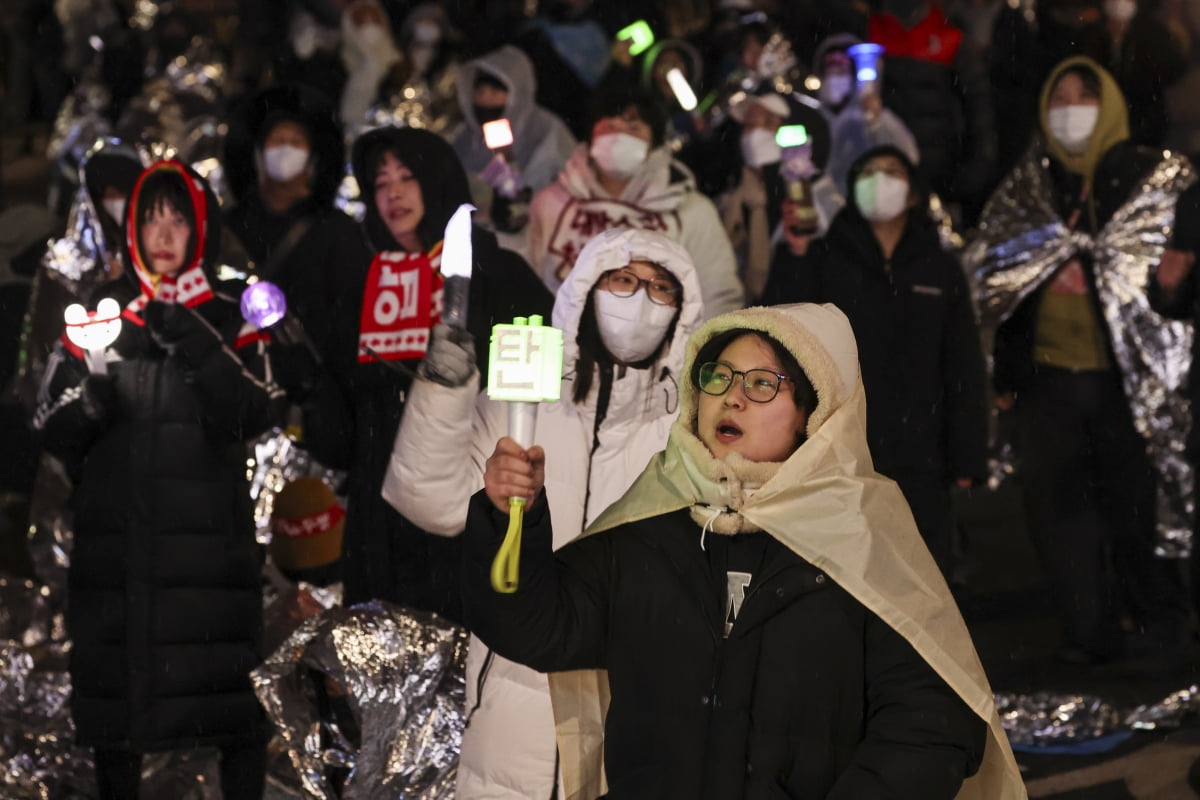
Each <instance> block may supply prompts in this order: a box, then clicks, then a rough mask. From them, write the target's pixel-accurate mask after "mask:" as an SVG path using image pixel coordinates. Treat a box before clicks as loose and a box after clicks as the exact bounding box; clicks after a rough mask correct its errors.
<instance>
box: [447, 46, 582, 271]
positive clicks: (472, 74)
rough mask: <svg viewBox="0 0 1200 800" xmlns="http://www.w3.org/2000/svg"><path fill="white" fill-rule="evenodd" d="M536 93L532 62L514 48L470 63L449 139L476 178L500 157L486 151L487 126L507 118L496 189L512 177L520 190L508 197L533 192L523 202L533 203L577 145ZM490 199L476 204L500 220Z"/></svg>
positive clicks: (519, 243) (513, 242)
mask: <svg viewBox="0 0 1200 800" xmlns="http://www.w3.org/2000/svg"><path fill="white" fill-rule="evenodd" d="M536 91H537V83H536V80H535V77H534V72H533V65H532V64H531V63H530V61H529V57H528V56H526V55H525V54H524V53H522V52H521V51H520V50H518V49H517V48H516V47H513V46H512V45H505V46H504V47H501V48H500V49H498V50H494V51H492V52H491V53H487V54H486V55H483V56H480V57H479V58H477V59H475V60H473V61H469V62H467V63H466V64H465V65H464V66H463V68H462V70H461V71H460V72H459V75H458V104H459V108H460V109H461V111H462V116H463V121H462V125H461V126H460V127H459V128H458V130H457V131H456V132H455V133H454V134H453V135H452V136H451V137H450V141H451V142H452V143H453V145H454V152H455V153H457V154H458V157H459V160H461V161H462V163H463V166H464V167H466V169H467V172H468V173H470V174H471V175H474V176H478V175H479V174H480V173H482V172H484V171H485V169H487V168H488V167H489V165H490V164H491V163H492V162H493V161H494V160H495V159H496V158H497V157H498V156H497V154H496V153H495V152H493V151H492V150H490V149H488V146H487V143H486V141H485V140H484V137H483V124H484V123H486V122H491V121H493V120H497V119H500V118H504V119H507V120H508V123H509V125H510V126H511V128H512V134H513V143H512V145H511V146H510V147H508V148H506V151H507V154H506V155H505V156H503V158H504V159H505V161H506V167H507V169H505V170H502V171H500V172H499V173H498V177H497V178H495V179H494V182H495V184H496V186H495V188H499V187H500V183H499V181H500V180H501V179H503V178H508V177H509V176H510V175H511V176H512V177H513V178H514V179H515V180H516V187H515V189H516V191H515V192H510V193H512V194H514V195H517V194H521V193H522V192H523V190H530V191H528V192H524V195H525V196H524V198H523V202H524V203H528V202H529V198H530V197H531V196H532V192H537V191H539V190H541V189H542V188H544V187H545V186H548V185H549V184H550V183H552V182H553V181H554V178H555V177H556V176H557V175H558V173H559V170H561V169H562V168H563V166H564V165H565V164H566V163H567V159H568V158H569V157H570V155H571V151H572V150H573V149H574V148H575V144H576V142H575V137H574V136H572V135H571V132H570V130H569V129H568V128H567V126H566V124H564V123H563V121H562V120H561V119H559V118H558V117H557V116H555V115H554V114H552V113H551V112H549V111H547V110H546V109H544V108H542V107H541V106H540V105H538V104H537V103H536V102H535V101H534V95H535V94H536ZM489 174H491V173H489ZM479 182H480V183H482V179H480V181H479ZM483 188H484V189H487V188H488V187H487V186H484V187H483ZM473 194H476V195H478V194H479V192H473ZM491 194H492V192H491V191H490V190H489V191H488V192H487V193H486V194H485V196H483V197H481V198H479V199H480V201H481V202H479V203H477V205H479V206H480V207H481V208H491V209H492V212H493V216H496V215H495V211H496V210H497V209H496V208H495V199H493V197H488V196H487V195H491ZM508 199H512V198H508ZM501 216H503V215H501ZM506 243H507V244H509V245H510V246H514V247H516V248H517V249H524V248H525V246H527V245H526V242H525V241H524V240H523V239H521V238H518V239H515V240H509V241H508V242H506Z"/></svg>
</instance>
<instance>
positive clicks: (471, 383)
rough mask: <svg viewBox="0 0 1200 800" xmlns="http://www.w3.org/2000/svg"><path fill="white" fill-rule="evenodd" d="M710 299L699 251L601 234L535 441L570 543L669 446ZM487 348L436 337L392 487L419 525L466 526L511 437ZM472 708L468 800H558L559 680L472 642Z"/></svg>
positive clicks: (438, 530) (566, 313) (564, 289)
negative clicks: (556, 391) (486, 383)
mask: <svg viewBox="0 0 1200 800" xmlns="http://www.w3.org/2000/svg"><path fill="white" fill-rule="evenodd" d="M700 297H701V294H700V285H699V281H698V280H697V278H696V271H695V267H694V266H693V264H692V260H691V258H690V257H689V256H688V253H687V251H686V250H685V249H683V247H682V246H680V245H679V244H677V243H675V242H674V241H672V240H671V239H669V238H667V237H666V236H663V235H662V234H657V233H649V232H646V231H641V230H634V229H625V230H611V231H606V232H604V233H602V234H600V235H599V236H597V237H595V238H594V239H592V240H591V241H590V242H589V243H588V244H587V246H586V247H584V248H583V250H582V252H581V253H580V255H579V259H578V261H577V262H576V265H575V268H574V269H573V270H572V271H571V273H570V274H569V276H568V277H567V280H566V282H565V283H564V284H563V285H562V286H561V287H560V288H559V290H558V295H557V297H556V299H555V303H554V313H553V318H552V323H553V325H554V326H555V327H557V328H559V329H560V330H562V331H563V345H564V347H563V350H564V353H563V382H562V396H561V399H560V400H559V401H557V402H555V403H548V404H545V405H543V406H541V408H540V410H539V412H538V420H537V435H536V441H538V442H539V443H542V444H543V445H544V446H545V447H546V449H547V450H549V451H550V452H552V453H553V454H554V457H555V469H554V474H553V476H552V478H551V480H550V483H551V485H552V486H553V487H554V490H555V491H554V498H555V500H554V503H555V506H554V508H555V515H556V516H555V518H556V519H557V520H558V521H559V525H560V528H559V533H560V535H561V536H560V539H559V544H565V543H566V542H568V541H570V540H571V539H573V538H574V537H575V536H577V535H578V534H579V533H580V531H582V530H583V528H584V526H585V525H586V524H587V523H589V522H591V521H592V520H594V519H595V518H596V517H597V516H598V515H599V514H600V512H602V511H603V510H604V509H605V508H606V507H607V506H608V505H609V504H610V503H612V502H613V501H615V500H616V499H617V498H619V497H620V496H621V494H622V493H623V492H624V491H625V490H626V489H627V488H628V487H629V485H630V483H632V481H633V479H634V478H635V477H636V476H637V475H638V473H639V472H641V470H642V468H643V467H644V466H645V465H646V462H647V461H649V460H650V458H651V456H653V455H654V454H655V453H656V452H658V451H659V450H661V449H662V448H663V445H664V444H665V443H666V441H667V433H668V431H669V430H670V427H671V423H672V421H673V420H674V419H675V414H676V412H677V410H678V407H679V392H680V384H681V383H683V372H682V369H683V352H684V346H685V344H686V342H687V337H688V334H689V333H690V332H691V331H692V330H693V329H694V328H695V327H696V325H698V324H699V321H700V319H701V317H702V303H701V299H700ZM509 321H510V320H495V322H509ZM474 346H477V347H484V346H486V343H485V342H474V343H473V342H472V341H471V337H470V336H469V335H466V334H463V333H462V332H461V331H452V330H451V329H449V328H446V327H444V326H439V327H438V328H436V329H435V332H434V339H433V342H432V344H431V345H430V350H429V352H428V353H427V354H426V356H425V360H424V362H422V365H421V368H420V378H419V379H418V380H417V381H415V382H414V384H413V386H412V389H411V391H410V393H409V397H408V404H407V407H406V410H405V415H404V420H403V422H402V423H401V425H400V430H399V433H398V434H397V436H396V442H395V447H394V449H393V451H392V458H391V463H390V466H389V470H388V475H387V477H386V479H385V482H384V487H383V494H384V497H385V498H386V499H387V500H388V501H389V502H391V504H392V505H393V506H395V508H396V509H397V510H398V511H399V512H400V513H401V514H403V515H404V516H405V517H406V518H407V519H409V520H411V521H412V522H414V523H415V524H416V525H418V526H419V527H421V528H423V529H424V530H426V531H430V532H432V533H435V534H441V535H444V536H458V535H459V534H460V533H461V532H462V529H463V527H464V525H465V524H466V520H467V505H468V502H469V500H470V497H471V494H472V493H474V492H475V491H476V490H478V489H479V488H481V487H482V486H483V470H484V463H485V461H486V460H487V457H488V455H489V454H490V453H491V451H492V446H493V445H494V444H495V442H496V440H497V439H499V438H501V437H502V436H504V435H505V434H506V433H507V432H508V418H507V405H508V404H507V403H501V402H495V401H492V400H490V399H489V398H488V397H487V396H486V394H483V395H481V394H480V393H479V388H480V385H481V378H480V376H479V374H478V370H477V369H475V368H474V366H473V365H474V364H475V359H474V357H473V356H472V355H471V350H472V347H474ZM467 703H468V708H470V709H472V712H471V722H470V725H469V726H468V727H467V729H466V731H465V733H464V737H463V747H462V755H461V760H460V766H459V771H458V794H457V796H458V797H459V798H460V800H469V799H470V798H482V797H486V798H489V800H491V799H493V798H503V797H512V798H526V797H550V796H551V794H552V793H553V791H554V785H555V769H556V768H555V764H556V759H555V754H556V753H555V740H554V724H553V716H552V714H551V710H550V697H549V694H548V689H547V683H546V678H545V677H544V676H542V675H538V674H537V673H536V672H534V671H533V670H531V669H529V668H528V667H523V666H520V665H518V664H514V663H512V662H510V661H507V660H505V659H503V658H501V657H499V656H495V655H493V654H491V653H490V651H488V649H487V648H486V647H485V646H484V645H483V644H482V643H481V642H479V640H477V639H472V642H471V649H470V652H469V655H468V661H467Z"/></svg>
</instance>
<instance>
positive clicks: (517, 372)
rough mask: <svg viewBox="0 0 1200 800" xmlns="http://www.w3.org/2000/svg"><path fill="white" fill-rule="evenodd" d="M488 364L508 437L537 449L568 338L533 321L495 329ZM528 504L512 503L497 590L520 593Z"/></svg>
mask: <svg viewBox="0 0 1200 800" xmlns="http://www.w3.org/2000/svg"><path fill="white" fill-rule="evenodd" d="M489 352H490V357H489V359H488V388H487V393H488V397H490V398H492V399H493V400H503V401H506V402H507V403H508V435H509V436H510V437H511V438H512V439H513V441H515V442H516V443H517V444H519V445H521V447H523V448H525V449H527V450H528V449H529V448H530V447H532V446H533V437H534V431H535V430H536V428H537V408H538V403H548V402H553V401H555V400H558V398H559V396H560V393H561V391H562V360H563V335H562V331H560V330H559V329H558V328H552V327H550V326H548V325H543V324H542V318H541V317H540V316H538V315H536V314H535V315H533V316H531V317H529V318H528V319H526V318H525V317H517V318H516V319H514V320H513V324H512V325H496V326H495V327H493V328H492V342H491V350H490V351H489ZM524 515H525V498H523V497H511V498H509V501H508V532H507V533H506V534H505V535H504V542H503V543H502V544H501V545H500V550H499V551H497V553H496V558H495V560H494V561H492V588H493V589H495V590H496V591H497V592H499V593H501V594H512V593H513V592H515V591H516V590H517V577H518V575H519V574H520V558H521V527H522V523H523V520H524Z"/></svg>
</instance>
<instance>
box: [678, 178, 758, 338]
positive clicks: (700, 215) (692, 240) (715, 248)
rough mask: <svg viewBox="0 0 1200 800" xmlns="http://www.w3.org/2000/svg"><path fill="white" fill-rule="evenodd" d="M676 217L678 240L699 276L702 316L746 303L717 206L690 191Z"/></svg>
mask: <svg viewBox="0 0 1200 800" xmlns="http://www.w3.org/2000/svg"><path fill="white" fill-rule="evenodd" d="M679 216H680V219H681V222H682V225H683V234H682V236H680V241H679V243H680V244H682V245H683V246H684V249H686V250H687V251H688V253H689V254H690V255H691V257H692V262H693V263H694V264H695V265H696V277H697V278H699V279H700V291H701V292H702V293H703V300H704V310H703V312H702V313H703V319H705V320H708V319H712V318H713V317H715V316H717V315H718V314H724V313H725V312H726V311H736V310H738V309H739V308H742V307H743V306H745V304H746V292H745V289H744V288H743V287H742V282H741V281H740V280H739V279H738V275H737V259H736V258H735V257H734V255H733V245H731V244H730V243H729V235H728V234H726V233H725V226H724V225H723V224H721V216H720V214H718V213H717V207H716V206H715V205H713V202H712V201H711V200H709V199H708V198H707V197H705V196H704V195H702V194H700V193H699V192H693V193H692V194H691V195H689V196H688V198H687V199H686V200H684V202H683V204H682V205H681V206H680V208H679Z"/></svg>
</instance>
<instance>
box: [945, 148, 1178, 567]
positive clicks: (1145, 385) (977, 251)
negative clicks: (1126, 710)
mask: <svg viewBox="0 0 1200 800" xmlns="http://www.w3.org/2000/svg"><path fill="white" fill-rule="evenodd" d="M1041 153H1042V147H1041V146H1040V145H1035V146H1034V147H1033V148H1031V149H1030V150H1029V152H1027V153H1026V155H1025V156H1024V157H1023V158H1022V159H1021V161H1020V162H1018V164H1017V166H1016V168H1015V169H1014V170H1013V171H1012V172H1011V173H1010V174H1009V176H1008V177H1007V178H1006V179H1005V180H1004V182H1003V183H1002V184H1001V185H1000V187H999V188H998V189H997V190H996V193H995V194H994V195H993V196H992V198H991V200H989V201H988V204H987V206H986V207H985V208H984V211H983V216H982V221H981V222H980V224H979V229H978V231H977V233H976V235H975V236H974V237H973V238H972V240H971V241H970V242H969V243H968V245H967V247H966V249H965V250H964V252H963V265H964V267H965V268H966V269H967V271H968V274H970V275H971V276H972V277H973V279H974V282H975V286H976V291H977V294H978V300H979V310H980V315H981V327H982V329H983V334H984V340H985V346H986V347H987V352H988V353H990V352H991V343H992V340H993V337H994V335H995V331H996V329H997V328H998V327H999V325H1000V324H1001V323H1002V322H1004V321H1005V320H1006V319H1007V318H1008V317H1009V316H1010V315H1011V314H1012V313H1013V311H1014V310H1015V309H1016V308H1017V306H1018V305H1019V304H1020V302H1021V301H1022V300H1024V299H1025V298H1027V297H1028V296H1029V295H1030V294H1032V293H1033V292H1034V291H1035V290H1036V289H1037V288H1038V287H1039V286H1041V285H1042V284H1044V283H1045V282H1046V281H1048V280H1049V279H1050V278H1051V276H1053V275H1054V272H1055V271H1056V270H1057V269H1058V268H1059V267H1060V266H1061V265H1062V264H1063V263H1064V262H1065V261H1067V260H1068V259H1069V258H1071V257H1072V256H1073V255H1076V254H1079V253H1085V254H1087V255H1089V256H1091V258H1092V259H1093V261H1094V275H1095V285H1096V291H1097V294H1098V295H1099V302H1100V308H1101V312H1102V313H1103V315H1104V319H1105V322H1106V323H1107V324H1108V330H1109V333H1110V334H1111V337H1112V349H1113V353H1114V354H1115V356H1116V360H1117V364H1118V366H1119V367H1120V370H1121V376H1122V380H1123V384H1124V388H1125V394H1126V396H1127V397H1128V398H1129V402H1130V407H1131V409H1132V412H1133V417H1134V423H1135V424H1136V426H1137V429H1138V431H1139V432H1140V433H1141V434H1142V436H1144V437H1145V438H1146V442H1147V452H1148V454H1149V457H1150V459H1151V461H1152V462H1153V464H1154V465H1155V467H1156V469H1157V472H1158V536H1157V540H1156V543H1155V550H1156V553H1157V554H1158V555H1159V556H1162V557H1169V558H1182V557H1184V556H1185V555H1186V554H1187V553H1188V552H1189V549H1190V547H1191V517H1192V512H1193V491H1192V475H1191V467H1190V466H1189V465H1188V463H1187V461H1186V460H1185V459H1184V457H1183V442H1184V440H1185V438H1186V435H1187V431H1188V429H1189V427H1190V425H1191V418H1190V415H1189V413H1188V401H1187V393H1186V385H1187V375H1188V370H1189V368H1190V366H1191V347H1192V326H1191V324H1190V323H1187V322H1179V321H1172V320H1167V319H1164V318H1162V317H1161V316H1159V315H1158V314H1157V313H1155V312H1154V311H1152V310H1151V309H1150V304H1149V301H1148V299H1147V296H1146V285H1147V282H1148V280H1149V278H1150V275H1151V270H1152V269H1153V268H1154V267H1155V266H1156V265H1157V264H1158V261H1159V259H1160V257H1161V256H1162V252H1163V250H1164V248H1165V247H1166V244H1167V242H1168V241H1169V240H1170V236H1171V231H1172V227H1173V225H1174V221H1175V202H1176V200H1177V198H1178V197H1179V194H1180V193H1181V192H1182V191H1183V190H1184V189H1186V188H1187V187H1188V186H1190V185H1191V184H1192V183H1193V182H1194V181H1195V180H1196V174H1195V171H1194V170H1193V168H1192V165H1191V164H1190V162H1188V160H1187V159H1186V158H1183V157H1182V156H1177V155H1172V154H1166V157H1165V158H1164V159H1163V160H1162V161H1161V162H1160V163H1159V164H1158V166H1157V167H1155V169H1154V170H1153V172H1152V173H1151V174H1149V175H1148V176H1147V177H1146V178H1145V179H1144V180H1143V181H1142V182H1141V183H1140V184H1139V185H1138V188H1137V190H1136V191H1135V193H1134V195H1133V196H1132V197H1130V198H1129V200H1127V201H1126V203H1125V204H1124V205H1123V206H1121V207H1120V208H1119V209H1118V210H1117V212H1116V213H1115V214H1114V215H1113V217H1112V219H1110V220H1109V221H1108V223H1107V224H1106V225H1105V226H1104V228H1103V229H1102V230H1101V231H1100V232H1099V233H1098V234H1097V235H1095V236H1091V235H1090V234H1087V233H1084V232H1081V231H1078V230H1075V231H1072V230H1068V228H1067V226H1066V224H1065V223H1064V221H1063V220H1062V219H1061V218H1060V216H1059V214H1058V211H1057V209H1056V208H1055V204H1054V200H1053V197H1052V192H1051V185H1050V180H1049V176H1048V174H1047V163H1048V162H1046V161H1045V160H1044V157H1043V156H1042V155H1041Z"/></svg>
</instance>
